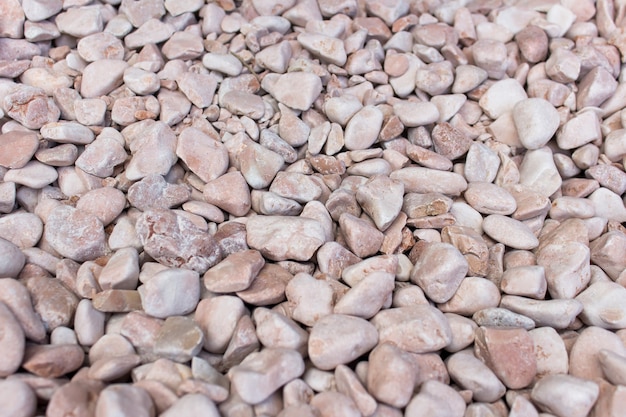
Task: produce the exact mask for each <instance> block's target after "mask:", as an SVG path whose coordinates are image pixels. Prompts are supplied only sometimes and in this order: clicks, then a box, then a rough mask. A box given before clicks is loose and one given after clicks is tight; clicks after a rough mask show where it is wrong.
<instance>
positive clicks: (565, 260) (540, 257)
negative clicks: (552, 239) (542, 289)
mask: <svg viewBox="0 0 626 417" xmlns="http://www.w3.org/2000/svg"><path fill="white" fill-rule="evenodd" d="M589 256H590V252H589V247H588V246H587V245H585V244H583V243H578V242H570V243H562V244H558V243H552V244H550V245H545V246H543V247H542V248H541V250H539V251H538V253H537V265H539V266H543V268H544V271H545V277H546V282H547V283H548V292H549V293H550V296H551V297H552V298H553V299H556V298H566V299H570V298H574V297H575V296H576V295H578V293H580V292H581V291H582V290H583V289H584V288H586V287H587V284H589V280H590V279H591V270H590V267H589V266H590V265H589Z"/></svg>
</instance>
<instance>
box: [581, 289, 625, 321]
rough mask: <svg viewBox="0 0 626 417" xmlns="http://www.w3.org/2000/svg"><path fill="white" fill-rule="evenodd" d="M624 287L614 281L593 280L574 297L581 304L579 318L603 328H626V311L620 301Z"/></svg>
mask: <svg viewBox="0 0 626 417" xmlns="http://www.w3.org/2000/svg"><path fill="white" fill-rule="evenodd" d="M625 295H626V289H625V288H624V287H623V286H621V285H619V284H617V283H614V282H595V283H593V284H591V285H590V286H589V287H587V289H585V290H584V291H583V292H581V293H580V294H579V295H578V296H577V297H576V299H577V300H578V301H580V302H581V303H582V304H583V311H582V313H581V315H580V318H581V320H583V322H585V324H588V325H590V326H598V327H602V328H605V329H623V328H626V311H625V310H624V305H623V303H622V302H621V300H623V297H624V296H625Z"/></svg>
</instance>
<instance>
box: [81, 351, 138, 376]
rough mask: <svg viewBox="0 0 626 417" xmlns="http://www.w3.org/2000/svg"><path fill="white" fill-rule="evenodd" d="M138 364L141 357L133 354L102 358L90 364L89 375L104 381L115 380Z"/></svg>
mask: <svg viewBox="0 0 626 417" xmlns="http://www.w3.org/2000/svg"><path fill="white" fill-rule="evenodd" d="M140 364H141V357H140V356H139V355H135V354H129V355H123V356H114V357H110V358H102V359H99V360H97V361H94V362H93V363H92V364H91V366H90V367H89V377H90V378H92V379H96V380H100V381H105V382H110V381H115V380H117V379H119V378H123V377H124V376H126V375H128V374H129V373H130V371H131V370H132V369H134V368H135V367H136V366H138V365H140Z"/></svg>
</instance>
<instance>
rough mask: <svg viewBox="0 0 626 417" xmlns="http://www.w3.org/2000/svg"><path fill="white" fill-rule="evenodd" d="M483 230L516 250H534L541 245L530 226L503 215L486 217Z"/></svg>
mask: <svg viewBox="0 0 626 417" xmlns="http://www.w3.org/2000/svg"><path fill="white" fill-rule="evenodd" d="M483 230H484V231H485V233H487V234H488V235H489V236H491V237H492V238H493V239H495V240H496V241H498V242H501V243H503V244H505V245H506V246H509V247H512V248H515V249H534V248H536V247H537V246H538V245H539V240H538V239H537V237H536V236H535V235H534V234H533V233H532V231H531V230H530V228H529V227H528V226H526V225H525V224H524V223H522V222H520V221H518V220H515V219H512V218H510V217H506V216H503V215H501V214H490V215H489V216H487V217H485V219H484V221H483ZM512 230H514V231H515V232H512Z"/></svg>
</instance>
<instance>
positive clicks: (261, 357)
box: [230, 348, 304, 404]
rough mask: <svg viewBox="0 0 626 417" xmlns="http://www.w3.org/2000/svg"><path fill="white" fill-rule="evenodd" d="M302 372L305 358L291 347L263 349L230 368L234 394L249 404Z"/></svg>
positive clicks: (256, 401)
mask: <svg viewBox="0 0 626 417" xmlns="http://www.w3.org/2000/svg"><path fill="white" fill-rule="evenodd" d="M303 373H304V361H303V360H302V357H301V356H300V354H299V353H298V352H296V351H295V350H291V349H280V348H265V349H263V350H261V351H260V352H259V353H256V354H253V355H250V356H248V357H247V358H246V360H244V361H243V362H242V363H241V364H239V365H237V366H235V367H233V368H232V369H231V371H230V374H231V381H232V384H233V387H234V388H235V389H236V390H237V393H238V394H239V395H240V396H241V398H242V399H243V400H244V401H245V402H247V403H248V404H258V403H260V402H262V401H264V400H265V399H267V398H268V397H269V396H270V395H272V394H273V393H274V392H275V391H276V390H278V389H279V388H281V387H282V386H283V385H285V384H286V383H287V382H289V381H291V380H293V379H294V378H297V377H299V376H300V375H302V374H303Z"/></svg>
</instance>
